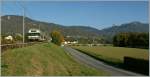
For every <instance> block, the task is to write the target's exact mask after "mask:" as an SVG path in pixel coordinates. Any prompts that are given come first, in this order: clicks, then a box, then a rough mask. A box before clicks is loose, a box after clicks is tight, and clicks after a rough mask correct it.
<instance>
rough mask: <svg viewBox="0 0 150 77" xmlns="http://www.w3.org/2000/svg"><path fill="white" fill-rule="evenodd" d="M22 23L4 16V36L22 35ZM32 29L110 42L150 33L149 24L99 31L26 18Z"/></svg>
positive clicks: (113, 27)
mask: <svg viewBox="0 0 150 77" xmlns="http://www.w3.org/2000/svg"><path fill="white" fill-rule="evenodd" d="M22 23H23V22H22V16H17V15H6V16H2V34H15V33H22ZM30 28H40V29H41V30H42V31H43V32H45V34H46V35H48V36H49V33H50V32H51V31H52V30H59V31H61V33H63V35H64V36H75V37H90V38H93V37H100V36H103V37H105V39H107V40H109V41H111V40H112V37H113V36H114V35H115V34H117V33H119V32H149V24H147V23H141V22H130V23H125V24H121V25H119V26H112V27H108V28H105V29H102V30H98V29H95V28H92V27H88V26H63V25H60V24H55V23H47V22H41V21H36V20H32V19H30V18H28V17H26V18H25V31H26V32H27V31H28V30H29V29H30Z"/></svg>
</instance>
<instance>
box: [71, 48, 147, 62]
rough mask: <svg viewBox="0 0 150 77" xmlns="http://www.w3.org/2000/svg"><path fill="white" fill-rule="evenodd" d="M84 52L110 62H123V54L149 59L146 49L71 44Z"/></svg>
mask: <svg viewBox="0 0 150 77" xmlns="http://www.w3.org/2000/svg"><path fill="white" fill-rule="evenodd" d="M73 48H75V49H78V50H80V51H82V52H84V53H86V54H89V55H91V56H94V57H96V58H99V59H103V60H106V61H110V62H123V58H124V56H128V57H133V58H137V59H144V60H148V59H149V50H148V49H138V48H125V47H113V46H93V47H89V46H73Z"/></svg>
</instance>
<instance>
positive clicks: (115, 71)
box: [64, 46, 143, 76]
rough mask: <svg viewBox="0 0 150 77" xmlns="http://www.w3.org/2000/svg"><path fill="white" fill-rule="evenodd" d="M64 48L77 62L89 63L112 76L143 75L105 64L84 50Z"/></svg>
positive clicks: (88, 64)
mask: <svg viewBox="0 0 150 77" xmlns="http://www.w3.org/2000/svg"><path fill="white" fill-rule="evenodd" d="M64 49H65V50H66V52H67V53H68V54H70V55H71V56H72V57H73V58H74V59H75V60H76V61H77V62H79V63H81V64H84V65H87V66H89V67H93V68H95V69H98V70H103V71H106V72H108V73H110V74H111V75H112V76H143V75H141V74H137V73H133V72H130V71H126V70H123V69H119V68H116V67H113V66H110V65H108V64H105V63H104V62H101V61H99V60H96V59H94V58H92V57H91V56H88V55H86V54H84V53H82V52H79V51H77V50H75V49H73V48H70V47H67V46H64Z"/></svg>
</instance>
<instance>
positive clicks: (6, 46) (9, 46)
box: [0, 42, 44, 52]
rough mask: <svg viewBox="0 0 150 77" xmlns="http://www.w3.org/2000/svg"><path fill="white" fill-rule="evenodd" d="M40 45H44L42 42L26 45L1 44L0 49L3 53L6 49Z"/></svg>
mask: <svg viewBox="0 0 150 77" xmlns="http://www.w3.org/2000/svg"><path fill="white" fill-rule="evenodd" d="M40 43H44V42H28V43H15V44H3V45H0V47H1V52H4V51H6V50H7V49H14V48H22V47H26V46H31V45H34V44H40Z"/></svg>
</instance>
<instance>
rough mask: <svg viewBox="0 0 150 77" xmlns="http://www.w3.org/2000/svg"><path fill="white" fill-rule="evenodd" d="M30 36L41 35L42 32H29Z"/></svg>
mask: <svg viewBox="0 0 150 77" xmlns="http://www.w3.org/2000/svg"><path fill="white" fill-rule="evenodd" d="M29 36H40V33H29Z"/></svg>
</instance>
